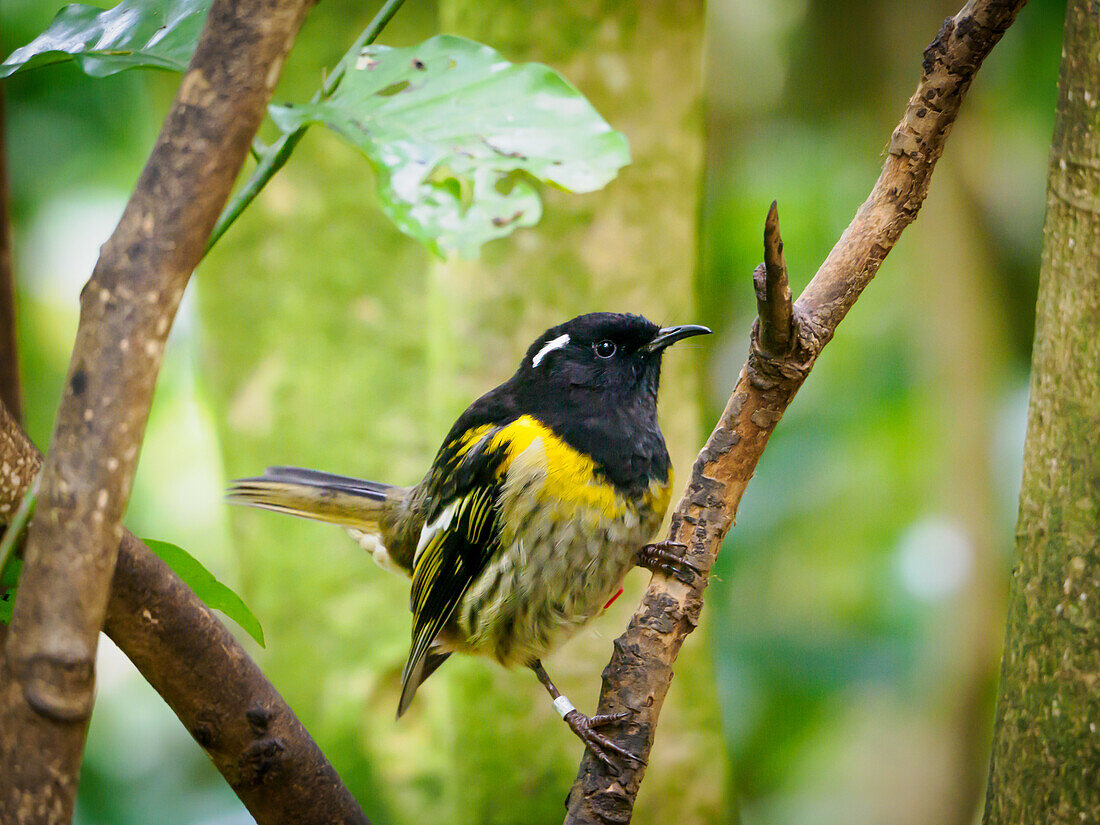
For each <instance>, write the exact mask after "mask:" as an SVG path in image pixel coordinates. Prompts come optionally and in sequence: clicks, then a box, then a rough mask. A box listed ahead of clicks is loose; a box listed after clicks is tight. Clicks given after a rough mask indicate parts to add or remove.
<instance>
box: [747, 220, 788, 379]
mask: <svg viewBox="0 0 1100 825" xmlns="http://www.w3.org/2000/svg"><path fill="white" fill-rule="evenodd" d="M752 282H753V287H754V289H755V290H756V312H757V314H758V315H759V317H760V339H759V340H760V348H761V349H762V350H763V352H764V353H765V354H767V355H771V356H773V357H776V358H779V357H782V356H784V355H787V354H789V350H790V346H791V341H792V339H793V337H794V335H793V332H794V330H793V328H792V317H793V316H792V313H791V285H790V284H789V283H788V282H787V262H786V261H784V260H783V238H782V237H781V236H780V234H779V210H778V208H777V207H776V203H775V201H772V205H771V209H769V210H768V218H767V220H766V221H765V222H764V263H762V264H760V265H759V266H757V267H756V270H755V271H754V272H753V273H752Z"/></svg>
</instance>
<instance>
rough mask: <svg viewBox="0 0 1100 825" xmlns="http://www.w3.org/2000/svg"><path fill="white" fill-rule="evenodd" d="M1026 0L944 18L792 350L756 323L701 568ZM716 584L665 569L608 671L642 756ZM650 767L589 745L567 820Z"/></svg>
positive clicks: (614, 804)
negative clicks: (767, 342)
mask: <svg viewBox="0 0 1100 825" xmlns="http://www.w3.org/2000/svg"><path fill="white" fill-rule="evenodd" d="M1024 2H1025V0H971V1H970V2H968V3H967V4H966V6H964V7H963V9H962V10H961V11H960V12H959V13H958V14H956V15H955V16H954V17H953V18H948V19H947V20H945V21H944V24H943V27H942V28H941V29H940V31H939V33H938V34H937V35H936V38H935V40H933V42H932V44H931V45H930V46H929V47H928V48H927V49H926V50H925V52H924V62H923V72H922V74H921V79H920V83H919V85H918V86H917V91H916V93H915V94H914V95H913V97H912V98H911V99H910V101H909V105H908V107H907V109H906V111H905V115H904V116H903V118H902V121H901V123H900V124H899V125H898V127H897V129H895V130H894V133H893V136H892V137H891V140H890V147H889V155H888V157H887V159H886V162H885V164H884V166H883V170H882V173H881V174H880V176H879V179H878V181H877V182H876V183H875V186H874V188H873V189H872V191H871V194H870V196H869V197H868V198H867V200H866V201H865V202H864V204H863V205H862V206H861V207H860V208H859V211H858V212H857V213H856V216H855V218H854V219H853V220H852V223H851V224H850V225H849V226H848V228H847V229H846V230H845V231H844V233H843V235H841V237H840V240H839V241H838V242H837V244H836V246H834V247H833V250H832V252H830V253H829V256H828V258H826V260H825V262H824V263H823V264H822V265H821V268H820V269H819V270H818V272H817V274H816V275H815V276H814V278H813V280H812V281H811V282H810V284H809V285H808V286H807V287H806V289H805V290H804V291H803V293H802V295H801V296H800V297H799V299H798V300H797V301H796V302H795V305H794V333H795V336H794V341H793V343H792V346H791V351H790V352H789V353H788V354H784V355H775V354H774V353H773V351H772V350H771V349H770V348H769V347H765V346H764V344H763V343H762V342H761V340H760V333H759V330H760V328H761V327H762V326H763V324H761V325H759V326H758V327H757V328H756V330H755V331H754V334H753V337H752V340H751V343H750V350H749V357H748V361H747V363H746V364H745V367H744V369H743V370H742V371H741V375H740V377H739V378H738V380H737V384H736V386H735V387H734V389H733V393H732V395H731V397H730V400H729V403H728V404H727V405H726V409H725V410H724V411H723V413H722V417H721V419H720V420H719V421H718V425H717V426H716V427H715V429H714V432H713V433H712V434H711V436H710V438H709V439H708V440H707V443H706V446H704V448H703V451H702V452H701V453H700V454H699V458H698V459H697V460H696V463H695V467H694V469H693V471H692V476H691V480H690V482H689V484H688V488H687V491H686V492H685V494H684V497H683V499H682V500H681V501H680V504H679V505H678V506H677V508H676V512H675V514H674V515H673V517H672V528H671V531H670V540H671V541H674V542H678V543H681V544H684V545H687V546H688V548H689V560H690V561H691V562H692V563H693V564H694V565H695V566H696V567H699V568H700V569H702V570H704V571H709V570H710V569H711V567H712V566H713V565H714V559H715V557H716V555H717V553H718V549H719V547H720V546H721V544H722V540H723V539H724V538H725V535H726V533H727V532H728V531H729V528H730V527H731V526H732V524H733V520H734V516H735V515H736V513H737V506H738V504H739V503H740V501H741V495H742V493H744V490H745V486H746V485H747V484H748V482H749V479H750V478H751V477H752V474H753V471H754V470H755V468H756V464H757V462H758V461H759V460H760V456H761V454H762V453H763V451H764V447H765V446H766V445H767V442H768V437H769V436H770V435H771V432H772V429H773V428H774V427H775V425H776V423H777V422H778V421H779V419H780V418H781V417H782V415H783V412H784V411H785V410H786V409H787V406H788V405H789V404H790V403H791V400H792V399H793V398H794V395H795V393H796V392H797V391H798V389H799V387H801V386H802V382H803V381H805V379H806V376H807V375H808V374H809V372H810V369H811V368H812V367H813V363H814V361H815V359H816V358H817V356H818V354H819V353H820V352H821V350H822V348H823V347H824V346H825V345H826V344H827V343H828V342H829V340H830V339H831V338H832V336H833V333H834V332H835V330H836V327H837V325H838V324H839V323H840V322H841V320H843V318H844V316H845V314H847V312H848V310H849V309H851V307H852V305H853V304H854V303H855V301H856V299H857V298H858V297H859V295H860V293H861V292H862V291H863V289H864V288H865V287H866V286H867V285H868V284H869V283H870V282H871V279H872V278H873V277H874V276H875V273H876V272H877V271H878V268H879V265H880V264H881V263H882V260H883V259H884V258H885V257H886V255H887V253H888V252H889V251H890V249H892V248H893V246H894V243H895V242H896V241H897V239H898V237H899V236H900V235H901V232H902V230H904V229H905V227H906V226H908V225H909V224H910V223H912V222H913V219H914V218H915V217H916V215H917V211H918V210H919V209H920V207H921V204H922V203H923V201H924V197H925V195H926V194H927V192H928V184H929V181H930V178H931V174H932V170H933V168H934V167H935V163H936V161H937V160H938V159H939V157H940V155H941V154H942V153H943V147H944V143H945V141H946V140H947V135H948V132H949V131H950V129H951V125H952V123H953V122H954V120H955V117H956V115H957V114H958V111H959V106H960V104H961V103H962V99H963V96H964V95H965V93H966V91H967V89H968V88H969V87H970V83H971V81H972V80H973V78H974V75H975V73H976V72H977V71H978V68H979V67H980V66H981V64H982V61H983V60H984V59H985V57H986V55H987V54H989V52H990V50H991V49H992V48H993V46H994V45H996V43H997V42H998V41H999V40H1000V38H1001V35H1003V34H1004V32H1005V30H1006V29H1007V28H1008V27H1009V25H1011V23H1012V21H1013V20H1014V19H1015V17H1016V14H1017V13H1018V12H1019V10H1020V9H1021V8H1022V7H1023V5H1024ZM776 237H777V236H776ZM706 584H707V582H706V578H705V576H697V577H696V578H695V581H693V582H691V583H690V584H685V583H683V582H680V581H677V580H675V579H670V578H666V577H663V576H659V575H654V577H653V579H652V580H651V581H650V584H649V589H648V590H647V591H646V593H645V595H644V597H643V599H642V602H641V604H640V605H639V606H638V609H637V610H636V611H635V613H634V616H633V618H632V619H631V621H630V625H629V627H628V628H627V630H626V632H625V633H624V634H623V635H622V636H620V637H619V638H618V639H616V640H615V650H614V653H613V654H612V657H611V661H610V663H609V664H608V666H607V667H606V668H605V669H604V673H603V690H602V693H601V696H600V705H599V710H598V711H597V712H598V713H616V712H620V711H630V712H631V721H630V724H629V725H628V726H627V728H626V729H625V731H624V732H623V733H622V734H621V735H620V736H618V737H616V741H617V742H618V744H620V745H622V746H623V747H625V748H627V749H628V750H630V751H631V752H632V753H636V754H639V755H641V756H642V757H643V758H644V757H646V756H647V755H648V754H649V750H650V748H651V746H652V744H653V737H654V734H655V732H656V726H657V717H658V715H659V713H660V711H661V705H662V704H663V702H664V698H665V694H666V693H667V692H668V687H669V683H670V681H671V679H672V665H673V663H674V662H675V660H676V656H677V654H678V653H679V651H680V647H681V645H682V644H683V642H684V639H685V638H686V637H687V635H688V633H690V632H691V631H692V630H693V629H694V627H695V625H696V624H697V623H698V621H699V614H700V611H701V610H702V606H703V591H704V589H705V588H706ZM644 773H645V767H644V766H638V765H634V764H628V765H624V766H622V771H621V772H620V773H619V774H618V775H614V776H613V775H611V774H610V773H609V772H608V771H607V770H606V769H605V768H604V767H603V765H602V764H601V763H600V762H599V760H597V759H594V758H593V757H592V756H591V754H590V753H587V752H586V753H585V755H584V758H583V759H582V761H581V765H580V770H579V772H578V775H577V779H576V782H575V783H574V785H573V788H572V790H571V791H570V794H569V799H568V813H567V815H566V820H565V821H566V822H567V823H571V824H573V825H576V823H624V822H627V821H629V819H630V817H631V814H632V812H633V808H634V801H635V799H636V797H637V793H638V787H639V785H640V784H641V781H642V777H643V775H644Z"/></svg>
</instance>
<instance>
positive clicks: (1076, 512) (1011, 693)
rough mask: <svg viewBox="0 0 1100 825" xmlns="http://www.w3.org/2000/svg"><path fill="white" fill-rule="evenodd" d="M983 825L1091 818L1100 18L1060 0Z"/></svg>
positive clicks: (1088, 5) (1097, 616)
mask: <svg viewBox="0 0 1100 825" xmlns="http://www.w3.org/2000/svg"><path fill="white" fill-rule="evenodd" d="M1062 54H1063V59H1062V76H1061V81H1060V83H1059V100H1058V113H1057V121H1056V124H1055V130H1054V141H1053V145H1052V149H1051V163H1050V183H1049V187H1048V193H1047V218H1046V229H1045V239H1044V248H1043V261H1042V270H1041V274H1040V282H1039V303H1038V309H1037V312H1036V315H1037V322H1036V330H1035V350H1034V354H1033V358H1032V378H1031V406H1030V409H1029V413H1028V431H1027V442H1026V447H1025V454H1024V477H1023V488H1022V490H1021V492H1020V518H1019V523H1018V525H1017V533H1016V535H1017V555H1018V559H1017V562H1016V570H1015V574H1014V577H1013V585H1012V598H1011V604H1010V608H1009V618H1008V629H1007V633H1006V640H1005V655H1004V662H1003V664H1002V670H1001V688H1000V696H999V700H998V708H997V722H996V731H995V734H994V743H993V758H992V762H991V767H990V779H989V790H988V795H987V799H986V809H985V819H984V822H985V823H986V825H1025V824H1026V825H1033V823H1040V822H1042V823H1084V822H1096V821H1097V820H1098V818H1100V732H1098V731H1097V725H1098V724H1100V603H1098V602H1100V544H1098V541H1097V526H1098V525H1100V451H1098V450H1097V445H1096V438H1097V433H1100V380H1098V377H1100V109H1098V108H1097V101H1098V96H1100V12H1098V10H1097V6H1096V3H1095V0H1070V3H1069V7H1068V8H1067V11H1066V39H1065V46H1064V49H1063V52H1062Z"/></svg>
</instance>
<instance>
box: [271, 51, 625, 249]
mask: <svg viewBox="0 0 1100 825" xmlns="http://www.w3.org/2000/svg"><path fill="white" fill-rule="evenodd" d="M270 112H271V117H272V119H273V120H274V121H275V124H276V125H277V126H278V127H279V128H280V129H282V130H283V131H284V132H287V133H288V134H289V133H293V132H295V131H296V130H298V129H300V128H302V127H303V126H307V125H309V124H311V123H324V124H325V125H327V126H329V127H330V128H332V129H334V130H335V131H337V132H338V133H339V134H340V135H342V136H343V137H344V138H345V139H347V140H348V141H349V142H351V143H352V144H353V145H354V146H356V147H357V148H358V149H359V150H360V151H362V152H363V153H364V154H365V155H366V156H367V159H368V160H369V161H370V162H371V164H372V166H373V167H374V169H375V171H376V173H377V176H378V188H379V193H380V196H381V201H382V208H383V210H384V211H385V212H386V214H387V215H388V216H389V217H390V219H391V220H393V221H394V223H396V224H397V226H398V227H399V228H400V229H401V230H402V231H403V232H405V233H406V234H408V235H410V236H412V237H413V238H416V239H418V240H420V241H421V242H423V243H425V244H426V245H428V247H429V248H431V249H432V250H433V251H435V252H437V253H440V252H441V250H454V251H458V252H459V253H461V254H463V255H470V254H473V253H476V251H477V249H478V247H480V246H481V244H483V243H485V242H487V241H489V240H492V239H494V238H499V237H502V236H504V235H507V234H509V233H510V232H512V231H513V230H514V229H516V228H517V227H520V226H531V225H533V224H534V223H536V222H537V221H538V219H539V217H540V216H541V211H542V206H541V202H540V200H539V196H538V193H537V192H536V190H535V186H534V185H533V181H532V179H534V180H539V181H543V182H546V183H549V184H552V185H554V186H557V187H560V188H562V189H565V190H567V191H570V192H591V191H594V190H596V189H599V188H601V187H603V186H605V185H606V184H607V183H608V182H609V181H611V180H612V179H613V178H614V177H615V175H616V174H618V171H619V169H620V168H622V167H623V166H624V165H626V164H627V163H629V162H630V150H629V147H628V146H627V141H626V137H625V136H624V135H623V134H621V133H620V132H616V131H614V130H613V129H612V128H611V127H610V126H609V125H608V123H607V121H605V120H604V119H603V118H602V117H600V115H599V113H598V112H597V111H596V110H595V109H594V108H593V107H592V105H591V104H590V103H589V102H588V101H587V100H586V99H585V98H584V96H583V95H581V93H580V92H578V91H577V90H576V89H575V88H573V86H571V85H570V84H569V83H568V82H567V81H566V80H564V79H563V78H562V77H561V75H559V74H558V73H557V72H555V71H554V70H553V69H550V68H549V67H547V66H543V65H540V64H537V63H525V64H512V63H508V62H507V61H506V60H504V58H502V57H501V56H500V54H499V53H497V52H496V51H494V50H493V49H491V48H489V47H488V46H483V45H481V44H480V43H475V42H473V41H471V40H466V39H465V38H461V37H454V36H451V35H440V36H438V37H433V38H431V39H430V40H426V41H425V42H424V43H421V44H420V45H419V46H412V47H409V48H404V49H393V48H388V47H385V46H369V47H367V48H365V49H363V51H362V53H361V54H360V56H359V58H358V60H356V61H355V63H354V64H352V65H350V66H349V67H348V71H347V74H346V75H345V76H344V78H343V81H342V82H341V83H340V85H339V87H338V88H337V89H336V91H335V92H334V93H333V94H332V96H331V97H329V98H328V99H327V100H320V101H317V102H312V103H306V104H301V105H294V106H292V105H286V106H271V107H270Z"/></svg>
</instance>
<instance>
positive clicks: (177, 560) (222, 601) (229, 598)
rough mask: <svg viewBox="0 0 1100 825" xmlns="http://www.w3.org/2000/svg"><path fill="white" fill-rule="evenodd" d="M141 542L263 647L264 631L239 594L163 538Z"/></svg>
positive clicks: (199, 595) (200, 595)
mask: <svg viewBox="0 0 1100 825" xmlns="http://www.w3.org/2000/svg"><path fill="white" fill-rule="evenodd" d="M142 541H143V542H145V543H146V544H147V545H148V546H149V549H150V550H152V551H153V552H154V553H156V554H157V555H158V556H160V558H161V561H163V562H164V563H165V564H167V565H168V566H169V567H171V568H172V569H173V570H174V571H175V572H176V575H177V576H179V577H180V578H181V579H183V581H184V583H185V584H186V585H187V586H188V587H190V588H191V589H192V590H194V591H195V595H196V596H198V597H199V598H200V599H202V600H203V601H204V602H205V603H206V605H207V606H208V607H213V608H214V609H215V610H220V611H221V612H222V613H224V614H225V615H226V616H228V617H229V618H231V619H232V620H233V621H235V622H236V623H237V624H239V625H240V626H241V627H242V628H244V629H245V631H247V633H248V635H249V636H251V637H252V638H253V639H255V640H256V641H257V642H258V643H259V645H260V647H265V645H264V631H263V628H262V627H260V621H259V619H257V618H256V615H255V614H254V613H253V612H252V611H251V610H249V608H248V605H246V604H245V603H244V601H243V600H242V599H241V597H240V596H238V595H237V594H236V593H234V592H233V591H232V590H230V589H229V588H228V587H226V586H225V585H224V584H222V583H221V582H220V581H218V580H217V579H216V578H214V574H213V573H211V572H210V571H209V570H207V569H206V568H205V567H203V566H202V564H200V563H199V561H198V560H197V559H196V558H195V557H194V556H192V555H191V554H190V553H188V552H187V551H186V550H184V549H182V548H180V547H177V546H176V545H174V544H169V543H168V542H166V541H157V540H156V539H142Z"/></svg>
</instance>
